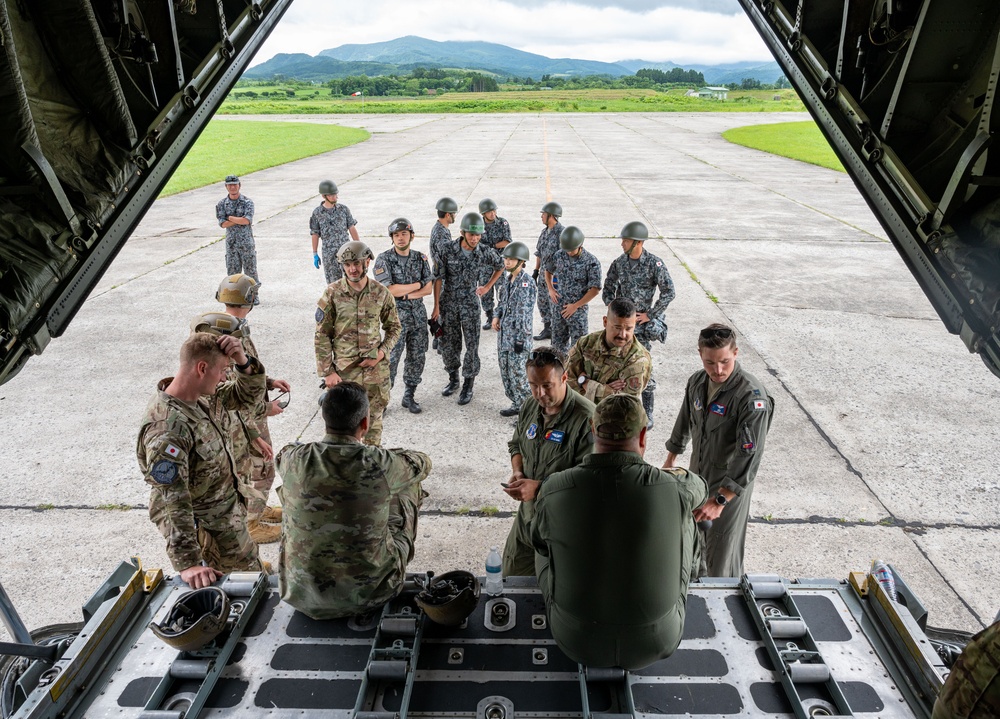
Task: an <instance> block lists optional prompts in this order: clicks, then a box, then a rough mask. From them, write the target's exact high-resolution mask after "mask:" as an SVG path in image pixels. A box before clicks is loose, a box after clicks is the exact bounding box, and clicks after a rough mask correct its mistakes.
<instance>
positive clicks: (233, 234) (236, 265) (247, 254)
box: [215, 193, 260, 284]
mask: <svg viewBox="0 0 1000 719" xmlns="http://www.w3.org/2000/svg"><path fill="white" fill-rule="evenodd" d="M253 211H254V208H253V200H251V199H250V198H249V197H247V196H246V195H244V194H242V193H241V194H240V196H239V197H238V198H236V199H235V200H231V199H229V195H226V196H225V197H223V198H222V199H221V200H219V204H217V205H216V206H215V218H216V219H217V220H218V221H219V226H220V227H221V226H222V223H223V222H226V220H227V219H228V218H229V217H245V218H247V219H248V220H250V224H249V225H232V226H231V227H227V228H226V274H228V275H236V274H239V273H240V272H242V273H243V274H244V275H249V276H250V277H253V278H254V281H256V282H257V284H260V278H259V277H257V248H256V246H255V245H254V241H253Z"/></svg>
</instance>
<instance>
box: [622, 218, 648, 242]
mask: <svg viewBox="0 0 1000 719" xmlns="http://www.w3.org/2000/svg"><path fill="white" fill-rule="evenodd" d="M620 237H621V238H622V239H623V240H638V241H639V242H645V241H646V240H648V239H649V230H648V229H646V226H645V225H644V224H642V223H641V222H639V221H638V220H636V221H634V222H630V223H628V224H627V225H625V226H624V227H623V228H622V233H621V235H620Z"/></svg>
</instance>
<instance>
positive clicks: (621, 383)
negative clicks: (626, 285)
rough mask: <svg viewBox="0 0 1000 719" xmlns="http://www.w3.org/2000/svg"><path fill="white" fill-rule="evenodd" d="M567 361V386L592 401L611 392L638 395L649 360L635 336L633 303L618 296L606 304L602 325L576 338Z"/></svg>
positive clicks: (647, 352) (650, 360)
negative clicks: (598, 329)
mask: <svg viewBox="0 0 1000 719" xmlns="http://www.w3.org/2000/svg"><path fill="white" fill-rule="evenodd" d="M568 361H569V366H568V367H567V368H566V373H567V374H568V375H569V385H570V387H572V388H573V389H575V390H576V391H577V392H579V393H580V394H582V395H583V396H584V397H586V398H587V399H589V400H590V401H591V402H593V403H594V404H597V403H599V402H600V401H601V400H602V399H604V398H605V397H610V396H611V395H613V394H631V395H635V396H636V397H639V396H640V395H641V394H642V391H643V389H644V388H645V387H646V382H648V381H649V373H650V372H651V371H652V366H653V361H652V359H651V358H650V356H649V351H648V350H647V349H646V348H645V347H643V346H642V344H641V343H640V342H639V340H638V339H637V338H636V337H635V303H634V302H632V300H630V299H628V298H627V297H619V298H618V299H617V300H614V301H613V302H612V303H611V304H610V305H608V314H607V316H606V317H605V318H604V329H603V330H601V331H600V332H592V333H590V334H589V335H586V336H584V337H581V338H580V339H579V340H577V343H576V344H575V345H573V349H571V350H570V352H569V360H568Z"/></svg>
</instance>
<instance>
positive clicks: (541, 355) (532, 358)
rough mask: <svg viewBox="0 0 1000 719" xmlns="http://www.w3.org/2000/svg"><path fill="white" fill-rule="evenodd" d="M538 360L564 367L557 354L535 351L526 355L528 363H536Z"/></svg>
mask: <svg viewBox="0 0 1000 719" xmlns="http://www.w3.org/2000/svg"><path fill="white" fill-rule="evenodd" d="M539 360H541V361H542V362H546V363H548V362H554V363H556V364H558V365H559V366H560V367H564V365H563V361H562V358H561V357H559V355H557V354H553V353H552V352H548V351H546V350H535V351H533V352H529V353H528V361H529V362H538V361H539Z"/></svg>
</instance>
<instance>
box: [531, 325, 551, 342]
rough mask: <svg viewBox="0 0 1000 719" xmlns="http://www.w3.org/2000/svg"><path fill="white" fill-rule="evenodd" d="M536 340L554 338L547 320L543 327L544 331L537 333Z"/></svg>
mask: <svg viewBox="0 0 1000 719" xmlns="http://www.w3.org/2000/svg"><path fill="white" fill-rule="evenodd" d="M535 339H536V340H550V339H552V330H551V329H549V323H548V322H546V323H545V325H544V326H543V327H542V331H541V332H539V333H538V334H537V335H535Z"/></svg>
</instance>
